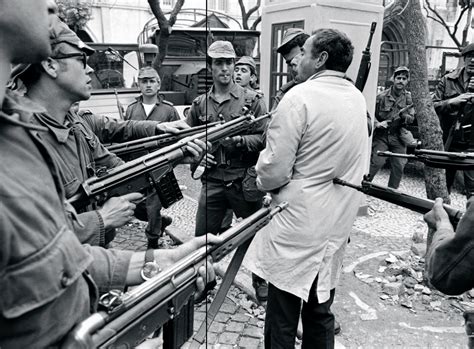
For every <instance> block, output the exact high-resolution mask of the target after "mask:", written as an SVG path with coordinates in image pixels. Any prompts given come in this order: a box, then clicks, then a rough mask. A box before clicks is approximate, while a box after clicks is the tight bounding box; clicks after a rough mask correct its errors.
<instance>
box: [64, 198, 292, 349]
mask: <svg viewBox="0 0 474 349" xmlns="http://www.w3.org/2000/svg"><path fill="white" fill-rule="evenodd" d="M287 206H288V204H287V203H286V202H283V203H281V204H279V205H277V206H275V207H274V208H269V207H265V208H261V209H260V210H258V211H257V212H255V213H254V214H253V215H251V216H250V217H247V218H245V219H244V220H242V221H241V222H239V223H238V224H236V225H235V226H234V227H232V228H230V229H228V230H227V231H225V232H224V233H223V234H221V235H220V236H221V237H222V240H223V241H222V242H221V243H219V244H217V245H213V246H203V247H201V248H199V249H198V250H196V251H194V252H193V253H191V254H190V255H188V256H187V257H185V258H183V259H181V260H180V261H178V262H177V263H176V264H174V265H172V266H171V267H169V268H168V269H165V270H163V271H162V272H161V273H159V274H158V275H156V276H155V277H154V278H152V279H151V280H148V281H146V282H144V283H143V284H141V285H140V286H137V287H136V288H134V289H133V290H131V291H129V292H125V293H122V292H121V291H118V290H115V291H110V292H108V293H106V294H105V295H103V296H102V297H101V299H100V302H99V311H98V312H96V313H94V314H92V315H91V316H89V317H88V318H87V319H85V320H84V321H82V322H81V323H79V324H78V325H76V327H75V328H74V329H73V330H72V332H71V333H69V334H68V336H67V339H66V342H65V344H64V347H66V348H70V347H74V348H92V347H93V348H96V347H99V348H109V347H113V348H116V347H119V348H133V347H135V346H136V345H137V344H139V343H140V342H141V341H142V340H143V339H145V338H146V337H147V335H149V334H150V333H152V332H153V331H154V330H156V329H157V328H159V327H161V326H163V325H165V327H164V329H163V338H164V341H165V343H164V348H167V349H169V348H178V347H180V346H181V345H182V344H184V343H185V342H186V341H187V340H188V339H189V338H190V337H191V335H192V333H193V321H194V319H193V317H194V307H193V298H194V294H195V292H196V278H197V270H198V268H199V267H200V266H201V265H203V264H204V263H205V262H206V259H207V257H208V256H211V257H212V260H213V261H214V262H218V261H220V260H221V259H222V258H223V257H224V256H225V255H227V254H228V253H229V252H230V251H232V250H233V249H235V248H236V247H240V246H242V245H243V244H245V243H246V242H250V240H251V239H252V237H253V236H254V235H255V233H256V232H257V231H259V230H260V229H261V228H263V227H264V226H265V225H267V224H268V222H269V221H270V220H271V219H272V217H273V216H275V215H276V214H277V213H278V212H280V211H282V210H284V209H285V208H286V207H287ZM188 304H189V305H190V306H189V307H187V309H184V308H183V307H184V306H185V305H188ZM184 310H185V311H186V314H184V315H185V316H186V317H187V321H188V325H189V326H187V330H186V331H184V332H186V333H181V334H179V333H176V332H175V331H176V326H175V324H169V322H173V321H175V317H176V316H177V315H180V313H182V312H183V311H184ZM189 328H190V331H189Z"/></svg>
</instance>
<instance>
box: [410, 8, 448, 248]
mask: <svg viewBox="0 0 474 349" xmlns="http://www.w3.org/2000/svg"><path fill="white" fill-rule="evenodd" d="M405 34H406V39H407V43H408V55H409V65H410V72H411V73H410V90H411V93H412V97H413V104H414V107H415V110H416V115H417V121H418V127H419V131H420V138H421V142H422V145H423V148H426V149H434V150H444V146H443V140H442V131H441V127H440V124H439V119H438V117H437V115H436V112H435V110H434V106H433V102H432V100H431V97H430V94H429V89H428V67H427V63H426V23H425V19H424V17H423V14H422V12H421V6H420V1H419V0H408V3H407V8H406V21H405ZM424 179H425V185H426V194H427V197H428V198H429V199H434V198H436V197H442V198H443V200H444V201H445V202H446V203H450V199H449V194H448V190H447V187H446V176H445V171H444V170H441V169H435V168H430V167H428V166H425V167H424ZM432 234H433V232H432V231H430V232H428V239H427V247H428V248H429V246H430V244H431V240H432Z"/></svg>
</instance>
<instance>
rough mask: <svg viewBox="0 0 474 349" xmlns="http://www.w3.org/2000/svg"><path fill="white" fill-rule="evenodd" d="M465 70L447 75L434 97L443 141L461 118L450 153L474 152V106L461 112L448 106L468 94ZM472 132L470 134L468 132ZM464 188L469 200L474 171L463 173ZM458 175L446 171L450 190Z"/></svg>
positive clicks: (467, 107)
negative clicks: (473, 126)
mask: <svg viewBox="0 0 474 349" xmlns="http://www.w3.org/2000/svg"><path fill="white" fill-rule="evenodd" d="M464 69H465V68H461V69H458V70H455V71H453V72H451V73H449V74H446V75H445V76H443V77H442V78H441V80H440V81H439V83H438V85H437V86H436V90H435V93H434V96H433V102H434V107H435V110H436V113H437V114H438V117H439V121H440V124H441V129H442V130H443V141H444V142H446V140H447V139H448V135H449V132H450V129H451V128H452V127H453V126H454V123H455V121H456V118H457V117H461V127H459V129H458V130H455V131H454V134H453V139H452V143H451V147H450V148H449V149H447V150H448V151H454V152H459V151H469V152H472V151H474V132H472V126H471V127H468V128H467V129H466V127H463V126H467V125H472V124H473V123H474V110H473V104H472V103H468V104H466V105H464V106H463V109H462V110H460V107H459V106H452V105H450V104H448V101H447V100H448V99H451V98H454V97H457V96H459V95H461V94H463V93H465V92H467V85H468V83H469V81H464ZM467 130H469V131H470V134H469V133H468V132H466V131H467ZM463 173H464V186H465V191H466V196H467V197H468V198H469V197H470V196H471V195H472V193H474V171H473V170H469V171H463ZM455 175H456V170H452V169H446V182H447V185H448V188H451V187H452V185H453V183H454V179H455Z"/></svg>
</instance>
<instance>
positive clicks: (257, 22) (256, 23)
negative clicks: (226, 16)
mask: <svg viewBox="0 0 474 349" xmlns="http://www.w3.org/2000/svg"><path fill="white" fill-rule="evenodd" d="M261 21H262V16H258V17H257V19H256V20H255V22H253V24H252V27H251V28H250V29H252V30H257V25H258V24H259V23H260V22H261Z"/></svg>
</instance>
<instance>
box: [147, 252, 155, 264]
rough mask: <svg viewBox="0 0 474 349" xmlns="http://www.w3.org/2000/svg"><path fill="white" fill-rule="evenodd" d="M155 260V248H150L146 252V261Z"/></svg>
mask: <svg viewBox="0 0 474 349" xmlns="http://www.w3.org/2000/svg"><path fill="white" fill-rule="evenodd" d="M154 261H155V250H154V249H152V248H149V249H148V250H146V252H145V263H150V262H154Z"/></svg>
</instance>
